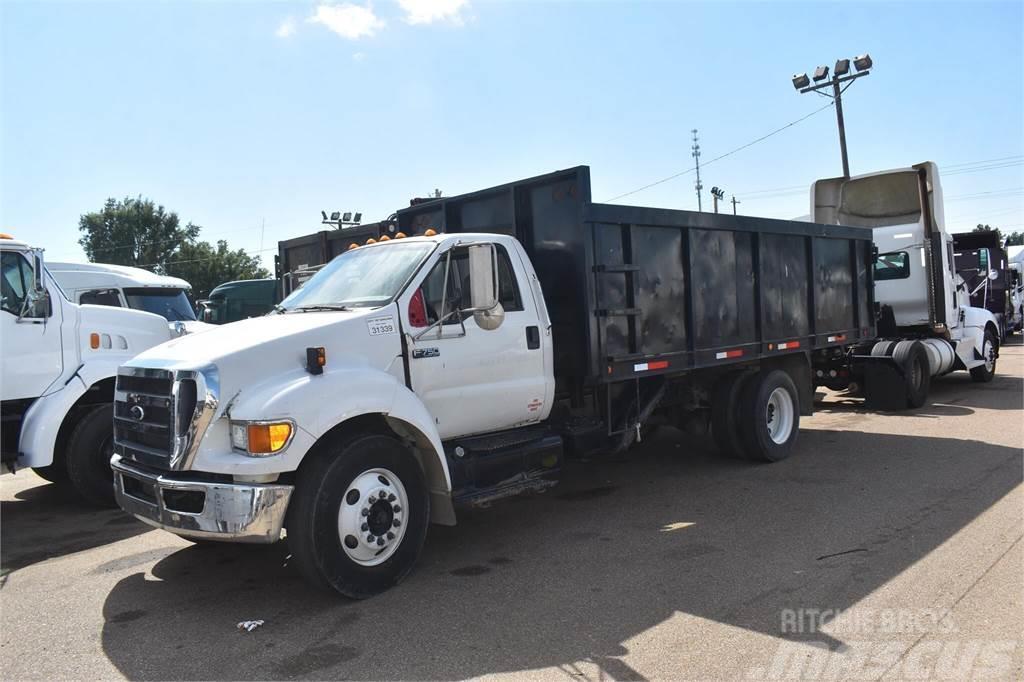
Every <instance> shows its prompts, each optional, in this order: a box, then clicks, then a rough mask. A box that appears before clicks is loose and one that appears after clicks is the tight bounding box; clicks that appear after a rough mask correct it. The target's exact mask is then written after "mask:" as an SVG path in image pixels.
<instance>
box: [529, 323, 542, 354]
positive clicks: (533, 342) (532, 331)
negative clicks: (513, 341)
mask: <svg viewBox="0 0 1024 682" xmlns="http://www.w3.org/2000/svg"><path fill="white" fill-rule="evenodd" d="M538 348H540V328H539V327H537V326H536V325H530V326H529V327H527V328H526V349H527V350H536V349H538Z"/></svg>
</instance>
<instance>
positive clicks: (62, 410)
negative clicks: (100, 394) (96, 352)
mask: <svg viewBox="0 0 1024 682" xmlns="http://www.w3.org/2000/svg"><path fill="white" fill-rule="evenodd" d="M123 360H124V358H123V357H121V356H119V355H118V356H116V357H110V358H99V359H95V358H93V359H90V360H89V363H88V364H86V365H82V366H81V367H80V368H79V369H78V371H77V372H76V373H75V374H73V375H72V376H71V377H70V378H69V379H67V380H66V382H65V383H64V385H63V386H62V387H59V388H58V389H57V390H56V391H53V392H52V393H48V394H46V395H45V396H43V397H42V398H39V399H38V400H36V401H35V402H34V403H32V406H31V407H29V409H28V412H26V413H25V417H24V419H23V420H22V424H21V438H20V441H19V443H18V454H19V458H18V464H19V466H25V467H44V466H49V465H50V464H53V450H54V447H55V446H56V444H57V434H58V433H59V432H60V428H61V426H63V424H64V420H65V419H66V418H67V416H68V413H69V412H71V409H72V408H73V407H74V406H75V404H76V403H77V402H78V400H79V399H80V398H81V397H82V396H83V395H85V393H86V392H87V391H88V390H89V388H90V387H92V386H94V385H96V384H98V383H99V382H101V381H103V380H104V379H112V378H113V377H114V376H116V375H117V367H118V365H119V364H120V363H121V362H122V361H123Z"/></svg>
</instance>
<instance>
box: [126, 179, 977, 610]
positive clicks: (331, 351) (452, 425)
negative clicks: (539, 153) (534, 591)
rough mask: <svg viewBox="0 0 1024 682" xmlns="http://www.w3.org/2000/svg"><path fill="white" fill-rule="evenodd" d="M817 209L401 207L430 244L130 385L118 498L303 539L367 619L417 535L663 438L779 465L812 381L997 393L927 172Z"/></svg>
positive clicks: (515, 193) (331, 581) (417, 544)
mask: <svg viewBox="0 0 1024 682" xmlns="http://www.w3.org/2000/svg"><path fill="white" fill-rule="evenodd" d="M874 191H881V192H883V194H882V196H883V197H885V201H889V202H892V207H889V208H887V207H886V206H883V205H881V204H880V202H878V201H871V200H870V197H868V196H865V194H864V192H874ZM813 195H814V197H815V200H814V213H815V218H816V219H817V221H818V222H817V223H804V222H794V221H779V220H767V219H761V218H751V217H743V216H726V215H714V214H708V213H692V212H687V211H674V210H666V209H656V208H644V207H633V206H616V205H609V204H597V203H592V202H591V201H590V184H589V169H588V168H587V167H585V166H581V167H577V168H572V169H568V170H564V171H558V172H555V173H551V174H548V175H543V176H539V177H535V178H529V179H527V180H523V181H519V182H514V183H510V184H508V185H502V186H499V187H493V188H489V189H485V190H481V191H479V192H474V193H471V194H467V195H462V196H457V197H444V198H440V199H438V200H437V201H433V202H426V203H422V204H418V205H415V206H411V207H409V208H406V209H403V210H401V211H399V212H398V213H397V221H398V227H399V228H400V230H401V232H402V233H404V234H409V235H420V236H416V237H410V238H407V239H393V240H390V241H387V242H380V243H376V244H372V245H366V246H361V247H359V248H356V249H352V250H350V251H347V252H345V253H344V254H342V255H340V256H338V257H337V258H335V259H333V260H332V261H331V262H330V263H328V264H327V265H326V266H325V267H323V268H322V269H321V270H320V271H319V272H318V273H317V274H316V275H314V276H313V277H312V278H311V279H310V280H309V281H308V282H307V283H306V284H305V285H304V286H303V287H302V288H301V289H298V290H297V291H295V292H294V293H292V294H291V295H290V296H289V297H287V298H286V299H285V300H284V301H282V303H281V304H280V305H279V306H278V307H277V309H276V311H275V313H272V314H270V315H268V316H265V317H260V318H254V319H249V320H243V321H240V322H236V323H233V324H230V325H226V326H224V327H220V328H218V329H215V330H212V331H209V332H205V333H204V334H201V335H192V336H186V337H182V338H179V339H175V340H173V341H171V342H169V343H166V344H163V345H161V346H159V347H156V348H152V349H150V350H148V351H146V352H144V353H142V354H141V355H139V356H137V357H135V358H134V359H132V360H131V361H130V362H128V363H126V364H125V366H124V367H122V368H121V369H120V370H119V373H118V377H117V385H116V394H115V395H116V402H115V420H116V421H115V443H114V449H115V455H114V457H113V458H112V460H111V462H112V466H113V468H114V472H115V477H114V480H115V488H116V494H117V499H118V502H119V504H120V505H121V507H122V508H123V509H124V510H126V511H127V512H129V513H130V514H132V515H134V516H135V517H137V518H139V519H141V520H143V521H145V522H147V523H149V524H152V525H154V526H157V527H160V528H164V529H167V530H169V531H171V532H173V533H176V534H178V535H180V536H183V537H186V538H191V539H196V540H223V541H233V542H257V543H259V542H264V543H266V542H276V541H278V540H280V539H281V538H282V536H283V535H286V536H287V541H288V543H289V550H290V551H291V554H292V562H293V564H294V565H295V566H296V567H297V569H298V570H299V571H300V572H301V573H302V574H303V575H304V576H305V577H306V578H307V579H308V580H309V581H310V582H311V583H313V584H315V585H318V586H322V587H326V588H333V589H334V590H337V591H338V592H341V593H343V594H345V595H348V596H351V597H366V596H369V595H372V594H375V593H377V592H380V591H381V590H384V589H387V588H388V587H389V586H391V585H393V584H395V583H396V582H397V581H399V580H401V579H402V577H403V576H405V575H406V574H407V573H408V572H409V571H410V570H411V569H412V566H413V564H414V563H415V561H416V557H417V555H418V554H419V551H420V548H421V546H422V544H423V541H424V537H425V534H426V528H427V525H428V523H438V524H448V525H451V524H454V523H455V520H456V509H457V508H458V507H460V506H462V505H479V504H488V503H490V502H492V501H494V500H496V499H498V498H502V497H506V496H509V495H514V494H518V493H522V492H526V491H543V490H545V489H546V488H548V487H549V486H551V485H553V484H554V483H555V482H556V481H557V480H558V478H559V475H560V472H561V465H562V462H563V459H564V458H565V457H573V456H581V455H588V456H594V455H596V454H616V455H617V454H621V453H624V452H625V451H627V450H628V448H629V447H630V446H631V445H632V444H633V443H635V442H637V441H639V440H640V439H641V437H642V435H643V431H644V427H645V426H647V425H649V424H651V423H653V420H655V419H658V418H661V419H664V420H670V421H673V422H674V423H678V424H682V423H689V422H690V421H693V420H703V421H704V422H706V423H710V425H711V428H712V433H713V435H714V436H715V440H716V442H717V444H718V446H719V448H720V450H721V451H722V452H723V453H725V454H729V455H732V456H737V457H741V458H745V459H752V460H761V461H778V460H781V459H784V458H785V457H787V456H788V455H789V454H790V453H792V452H793V450H794V448H795V444H796V441H797V434H798V431H799V422H800V417H801V416H804V415H809V414H811V413H812V410H813V395H814V387H815V386H816V385H822V384H830V385H834V386H837V387H841V388H852V387H854V384H857V386H859V387H860V388H862V389H863V390H864V392H865V393H866V395H867V396H868V399H869V400H872V401H873V402H875V403H876V404H877V403H886V402H888V403H892V404H893V406H894V407H897V408H901V409H904V408H906V407H908V406H911V407H913V406H915V405H919V404H921V402H922V400H923V397H922V396H926V395H927V389H928V383H929V381H930V378H931V377H932V375H934V374H942V373H945V372H948V371H952V370H955V369H966V370H970V371H971V374H972V376H974V377H975V378H977V379H978V380H982V381H984V380H989V379H991V377H992V375H993V373H994V372H995V362H996V352H997V341H996V332H995V327H994V324H992V318H991V313H989V312H988V311H979V310H976V309H972V308H969V307H965V305H964V303H963V298H962V297H961V296H959V295H958V292H957V287H956V284H955V281H954V279H953V269H952V267H951V263H950V261H949V260H948V259H949V258H950V257H951V256H950V254H951V250H950V249H949V248H948V243H947V235H946V234H945V231H944V230H943V229H942V221H941V194H940V192H939V188H938V178H937V174H936V172H935V169H934V166H933V165H932V164H922V165H921V166H919V167H914V168H910V169H901V170H898V171H894V172H891V173H886V174H876V175H873V176H871V177H870V178H854V179H839V180H833V181H823V182H821V183H818V184H816V185H815V188H814V191H813ZM881 203H885V202H884V201H883V202H881ZM937 206H938V207H939V213H936V207H937ZM872 228H874V231H873V230H872ZM873 237H875V241H873ZM876 243H878V244H879V245H880V248H879V249H878V251H880V253H876V251H875V248H874V247H875V244H876ZM888 267H895V268H897V269H898V274H897V275H896V276H891V277H890V276H888V275H887V274H884V271H885V268H888ZM874 273H883V274H882V276H881V277H880V281H879V282H878V285H879V286H878V287H876V286H875V284H874V278H873V274H874ZM876 296H877V299H878V300H877V301H876ZM876 304H877V305H876ZM695 418H696V419H695Z"/></svg>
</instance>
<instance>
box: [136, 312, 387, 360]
mask: <svg viewBox="0 0 1024 682" xmlns="http://www.w3.org/2000/svg"><path fill="white" fill-rule="evenodd" d="M388 317H390V318H392V319H393V318H394V317H395V313H394V306H393V305H392V306H388V307H385V308H380V309H376V310H368V309H367V310H354V311H315V312H304V313H303V312H293V313H285V314H278V315H265V316H263V317H253V318H250V319H247V320H239V321H238V322H232V323H231V324H225V325H211V326H212V327H213V328H212V329H210V330H208V331H204V332H203V333H201V334H187V335H185V336H182V337H179V338H177V339H174V340H172V341H169V342H167V343H164V344H161V345H160V346H157V347H156V348H151V349H149V350H147V351H146V352H144V353H142V354H141V355H139V356H137V357H135V358H134V359H133V360H132V361H131V362H129V363H128V365H129V366H132V367H160V368H165V369H198V368H200V367H203V366H206V365H211V364H212V365H218V366H219V367H220V366H222V365H223V364H224V363H225V361H227V363H228V364H230V365H233V366H238V367H248V368H249V369H250V371H258V370H259V371H262V370H269V371H273V370H274V369H276V368H278V367H283V366H290V367H294V366H302V365H303V364H304V363H305V358H306V348H308V347H318V346H323V347H324V348H326V349H327V356H328V362H330V360H331V359H332V358H339V357H345V356H348V355H364V356H365V355H368V354H369V355H376V353H373V352H371V348H372V346H373V342H374V341H375V338H374V337H372V336H371V333H370V329H369V326H368V325H367V321H368V320H376V319H380V318H388ZM394 336H395V338H396V343H397V334H394ZM332 351H333V352H332ZM223 369H224V368H223V367H222V371H223Z"/></svg>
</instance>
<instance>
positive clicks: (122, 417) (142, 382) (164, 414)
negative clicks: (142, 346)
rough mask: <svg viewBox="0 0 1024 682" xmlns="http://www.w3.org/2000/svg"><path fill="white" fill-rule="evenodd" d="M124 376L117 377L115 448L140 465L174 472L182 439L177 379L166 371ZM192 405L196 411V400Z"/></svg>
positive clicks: (133, 370)
mask: <svg viewBox="0 0 1024 682" xmlns="http://www.w3.org/2000/svg"><path fill="white" fill-rule="evenodd" d="M121 372H125V373H119V374H118V375H117V383H116V386H115V394H114V445H115V447H116V448H117V451H118V453H119V454H121V455H122V456H124V457H127V458H128V459H131V460H134V461H136V462H139V463H140V464H147V465H149V466H154V467H159V468H161V469H167V468H170V465H171V458H172V454H173V453H174V445H175V437H176V435H178V434H176V433H175V419H174V417H175V413H176V411H177V410H176V406H175V400H174V377H173V375H172V374H171V373H170V372H168V371H165V370H135V369H132V368H125V369H122V370H121ZM127 372H134V373H131V374H129V373H127ZM192 395H193V396H194V395H195V389H194V387H193V390H192ZM191 402H192V409H195V399H194V397H193V399H192V401H191ZM179 423H182V422H179ZM184 423H187V421H185V422H184Z"/></svg>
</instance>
